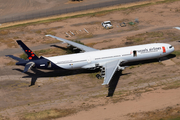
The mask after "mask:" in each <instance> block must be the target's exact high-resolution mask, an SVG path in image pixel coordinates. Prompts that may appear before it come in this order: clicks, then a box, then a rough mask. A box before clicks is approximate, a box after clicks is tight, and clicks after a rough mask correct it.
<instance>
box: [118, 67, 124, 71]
mask: <svg viewBox="0 0 180 120" xmlns="http://www.w3.org/2000/svg"><path fill="white" fill-rule="evenodd" d="M125 68H126V67H121V66H118V67H117V71H120V70H124V69H125Z"/></svg>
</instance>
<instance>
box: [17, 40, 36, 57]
mask: <svg viewBox="0 0 180 120" xmlns="http://www.w3.org/2000/svg"><path fill="white" fill-rule="evenodd" d="M16 42H17V43H18V44H19V45H20V46H21V48H22V50H23V51H24V52H25V53H26V54H27V57H28V59H29V60H36V59H39V58H38V57H37V56H36V55H35V54H34V52H32V50H30V49H29V48H28V47H27V46H26V45H25V44H24V43H23V42H22V41H21V40H17V41H16Z"/></svg>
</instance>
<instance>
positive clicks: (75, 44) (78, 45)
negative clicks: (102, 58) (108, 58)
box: [46, 35, 97, 52]
mask: <svg viewBox="0 0 180 120" xmlns="http://www.w3.org/2000/svg"><path fill="white" fill-rule="evenodd" d="M46 36H49V37H52V38H55V39H57V40H60V41H62V42H64V43H67V44H69V45H72V46H74V47H76V48H79V49H80V50H83V51H85V52H90V51H97V49H94V48H91V47H87V46H85V45H82V44H79V43H76V42H72V41H69V40H66V39H63V38H59V37H56V36H53V35H46Z"/></svg>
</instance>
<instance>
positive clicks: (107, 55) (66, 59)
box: [47, 43, 174, 69]
mask: <svg viewBox="0 0 180 120" xmlns="http://www.w3.org/2000/svg"><path fill="white" fill-rule="evenodd" d="M173 51H174V47H172V46H171V45H170V44H166V43H152V44H145V45H137V46H130V47H122V48H114V49H107V50H98V51H92V52H85V53H78V54H71V55H62V56H55V57H48V58H47V59H49V60H50V61H51V62H53V63H55V64H56V65H57V66H59V67H61V68H64V69H90V68H95V67H96V65H97V64H98V65H99V66H101V65H103V64H104V63H105V62H107V61H112V60H115V59H121V60H122V61H124V62H133V61H140V60H147V59H154V58H161V57H163V56H166V55H168V54H170V53H171V52H173Z"/></svg>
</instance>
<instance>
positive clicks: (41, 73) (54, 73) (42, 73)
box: [13, 68, 99, 86]
mask: <svg viewBox="0 0 180 120" xmlns="http://www.w3.org/2000/svg"><path fill="white" fill-rule="evenodd" d="M13 70H17V71H19V72H23V70H22V69H13ZM31 70H32V71H33V72H34V73H32V72H26V73H24V74H26V75H25V76H23V77H22V78H31V84H30V85H29V86H33V85H35V83H36V81H37V79H38V78H43V77H60V76H70V75H76V74H83V73H96V72H99V70H98V69H97V70H82V69H79V70H39V69H36V68H33V69H31Z"/></svg>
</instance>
